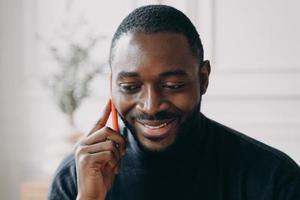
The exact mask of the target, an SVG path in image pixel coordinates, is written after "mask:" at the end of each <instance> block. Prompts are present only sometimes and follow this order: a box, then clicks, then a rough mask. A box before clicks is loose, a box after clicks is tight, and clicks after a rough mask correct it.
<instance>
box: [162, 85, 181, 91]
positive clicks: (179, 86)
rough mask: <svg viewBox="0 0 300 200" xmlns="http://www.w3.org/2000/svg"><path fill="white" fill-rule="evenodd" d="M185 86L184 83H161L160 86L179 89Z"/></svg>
mask: <svg viewBox="0 0 300 200" xmlns="http://www.w3.org/2000/svg"><path fill="white" fill-rule="evenodd" d="M184 86H185V83H165V84H163V85H162V88H164V89H167V90H172V91H173V90H174V91H175V90H180V89H182V88H183V87H184Z"/></svg>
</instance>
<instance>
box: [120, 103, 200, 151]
mask: <svg viewBox="0 0 300 200" xmlns="http://www.w3.org/2000/svg"><path fill="white" fill-rule="evenodd" d="M200 107H201V98H200V101H199V103H198V104H196V106H195V107H194V108H193V109H192V111H191V112H189V113H186V114H184V113H183V112H180V111H179V110H177V111H171V112H169V111H163V112H159V113H157V114H156V115H154V116H151V115H147V114H145V113H136V114H133V116H132V117H131V119H135V120H168V119H174V118H176V119H178V123H179V126H178V129H177V130H176V132H175V139H174V141H173V142H172V143H171V144H169V145H167V146H165V147H163V148H160V149H150V148H148V147H146V146H145V145H144V144H143V143H142V142H141V141H140V140H139V138H138V136H137V131H136V130H135V128H134V126H133V125H131V124H130V123H129V122H128V121H127V120H126V119H125V118H124V117H123V116H122V115H120V117H121V119H122V121H123V123H124V124H125V126H126V127H127V128H128V129H129V131H130V132H131V134H132V136H133V137H134V139H135V141H136V143H137V145H138V146H139V148H140V149H141V150H142V151H143V152H145V153H148V154H166V153H168V152H170V151H173V149H176V148H177V146H179V145H180V143H181V142H182V141H184V140H185V138H187V137H188V136H189V134H188V133H189V132H191V130H192V128H193V127H194V125H195V123H197V120H196V119H197V115H198V113H199V112H200Z"/></svg>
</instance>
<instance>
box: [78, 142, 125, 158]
mask: <svg viewBox="0 0 300 200" xmlns="http://www.w3.org/2000/svg"><path fill="white" fill-rule="evenodd" d="M102 151H112V152H113V153H114V155H115V157H116V159H117V161H119V160H120V158H121V155H120V152H119V149H117V145H116V143H115V142H114V141H112V140H107V141H104V142H100V143H96V144H93V145H81V146H79V147H78V149H77V153H76V154H84V153H89V154H95V153H99V152H102Z"/></svg>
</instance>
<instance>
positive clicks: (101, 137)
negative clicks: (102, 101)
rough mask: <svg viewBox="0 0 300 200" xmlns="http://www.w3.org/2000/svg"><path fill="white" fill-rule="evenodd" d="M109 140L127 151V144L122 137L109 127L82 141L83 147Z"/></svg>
mask: <svg viewBox="0 0 300 200" xmlns="http://www.w3.org/2000/svg"><path fill="white" fill-rule="evenodd" d="M107 139H109V140H112V141H114V142H115V143H116V144H117V145H118V146H119V149H121V150H125V148H126V142H125V140H124V138H123V136H122V135H120V134H119V133H117V132H115V131H114V130H112V129H111V128H109V127H104V128H102V129H101V130H98V131H96V132H95V133H93V134H92V135H90V136H88V137H87V138H85V139H84V140H83V141H82V144H83V145H92V144H96V143H99V142H104V141H106V140H107Z"/></svg>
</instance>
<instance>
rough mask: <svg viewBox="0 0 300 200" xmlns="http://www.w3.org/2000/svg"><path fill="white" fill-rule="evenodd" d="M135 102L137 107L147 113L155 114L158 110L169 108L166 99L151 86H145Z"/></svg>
mask: <svg viewBox="0 0 300 200" xmlns="http://www.w3.org/2000/svg"><path fill="white" fill-rule="evenodd" d="M144 88H145V89H144V91H142V94H141V96H140V99H139V102H138V104H137V109H138V110H140V111H141V112H143V113H145V114H148V115H155V114H157V113H158V112H161V111H165V110H167V109H168V108H169V104H168V101H166V99H165V98H164V96H163V95H162V94H161V93H160V92H159V91H158V89H156V88H155V87H152V86H145V87H144Z"/></svg>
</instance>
